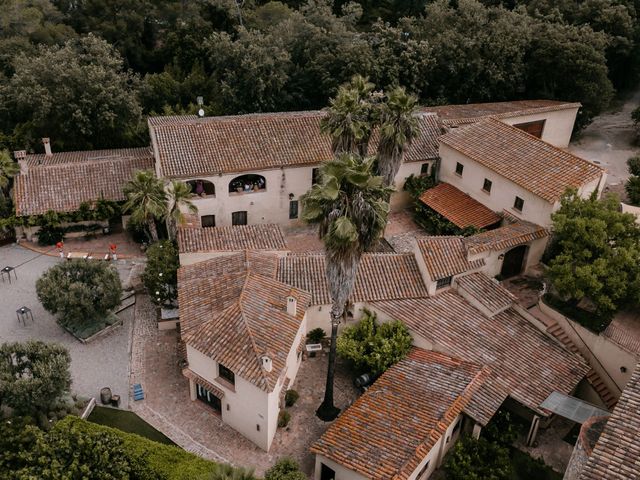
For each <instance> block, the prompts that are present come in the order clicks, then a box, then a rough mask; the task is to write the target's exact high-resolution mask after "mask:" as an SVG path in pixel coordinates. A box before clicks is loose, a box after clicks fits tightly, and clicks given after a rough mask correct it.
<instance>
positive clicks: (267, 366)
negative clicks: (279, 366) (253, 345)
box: [260, 355, 273, 372]
mask: <svg viewBox="0 0 640 480" xmlns="http://www.w3.org/2000/svg"><path fill="white" fill-rule="evenodd" d="M260 360H261V361H262V368H264V371H265V372H270V371H271V370H273V362H272V361H271V357H269V356H268V355H262V357H260Z"/></svg>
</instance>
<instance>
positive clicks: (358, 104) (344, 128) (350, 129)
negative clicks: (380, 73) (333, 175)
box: [320, 75, 377, 156]
mask: <svg viewBox="0 0 640 480" xmlns="http://www.w3.org/2000/svg"><path fill="white" fill-rule="evenodd" d="M373 87H374V85H373V84H372V83H370V82H369V81H368V80H367V79H366V78H364V77H362V76H360V75H356V76H354V77H353V78H352V79H351V82H350V83H349V84H346V85H343V86H341V87H340V89H339V90H338V93H337V94H336V96H335V98H332V99H331V100H330V101H329V107H328V108H327V115H326V116H325V117H323V118H322V120H321V122H320V129H321V131H322V133H325V134H327V135H329V136H330V137H331V148H332V150H333V153H334V154H336V155H339V154H343V153H351V154H359V155H360V156H365V155H367V150H368V146H369V140H370V139H371V134H372V133H373V129H374V127H375V125H376V122H377V120H376V119H377V111H376V110H377V109H376V106H375V103H374V99H373V98H374V97H373V95H372V92H373Z"/></svg>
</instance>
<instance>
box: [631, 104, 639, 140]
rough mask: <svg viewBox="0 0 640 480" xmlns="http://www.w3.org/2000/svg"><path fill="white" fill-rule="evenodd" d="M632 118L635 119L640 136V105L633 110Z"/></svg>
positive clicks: (634, 122)
mask: <svg viewBox="0 0 640 480" xmlns="http://www.w3.org/2000/svg"><path fill="white" fill-rule="evenodd" d="M631 120H633V125H634V126H635V127H636V131H637V133H638V137H640V107H637V108H636V109H635V110H634V111H633V112H631Z"/></svg>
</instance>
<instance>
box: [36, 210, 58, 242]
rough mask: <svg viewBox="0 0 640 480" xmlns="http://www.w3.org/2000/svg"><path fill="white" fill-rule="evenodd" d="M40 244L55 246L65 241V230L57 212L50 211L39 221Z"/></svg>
mask: <svg viewBox="0 0 640 480" xmlns="http://www.w3.org/2000/svg"><path fill="white" fill-rule="evenodd" d="M37 222H38V226H39V227H40V229H39V230H38V244H40V245H55V244H56V243H58V242H61V241H62V240H64V229H63V228H62V227H61V226H60V223H61V220H60V217H59V216H58V214H57V213H56V212H53V211H48V212H47V213H45V214H44V215H42V216H41V217H40V218H38V219H37Z"/></svg>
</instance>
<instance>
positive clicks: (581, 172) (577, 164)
mask: <svg viewBox="0 0 640 480" xmlns="http://www.w3.org/2000/svg"><path fill="white" fill-rule="evenodd" d="M440 143H441V144H443V145H446V146H448V147H450V148H453V149H454V150H457V151H458V152H460V153H462V154H463V155H465V156H467V157H469V158H471V159H472V160H474V161H476V162H478V163H479V164H481V165H483V166H485V167H487V168H489V169H490V170H493V171H494V172H496V173H498V174H499V175H501V176H503V177H505V178H507V179H508V180H511V181H512V182H514V183H515V184H517V185H519V186H521V187H522V188H524V189H525V190H528V191H530V192H532V193H534V194H535V195H537V196H539V197H541V198H543V199H545V200H546V201H548V202H551V203H553V202H555V201H556V200H558V199H559V198H560V197H561V196H562V194H563V193H564V192H565V190H566V189H567V188H569V187H575V188H579V187H581V186H582V185H584V184H585V183H587V182H589V181H591V180H594V179H597V178H598V177H600V176H601V175H602V174H603V173H604V170H603V169H602V168H600V167H599V166H597V165H595V164H593V163H591V162H588V161H587V160H584V159H582V158H579V157H576V156H575V155H572V154H571V153H569V152H566V151H564V150H561V149H559V148H557V147H554V146H553V145H551V144H549V143H547V142H544V141H542V140H540V139H538V138H536V137H534V136H532V135H529V134H528V133H525V132H523V131H522V130H520V129H518V128H515V127H512V126H511V125H507V124H505V123H503V122H501V121H500V120H496V119H493V118H489V119H486V120H482V121H479V122H477V123H474V124H473V125H469V126H468V127H464V128H457V129H454V130H451V131H449V133H447V134H445V135H443V136H441V137H440Z"/></svg>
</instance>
